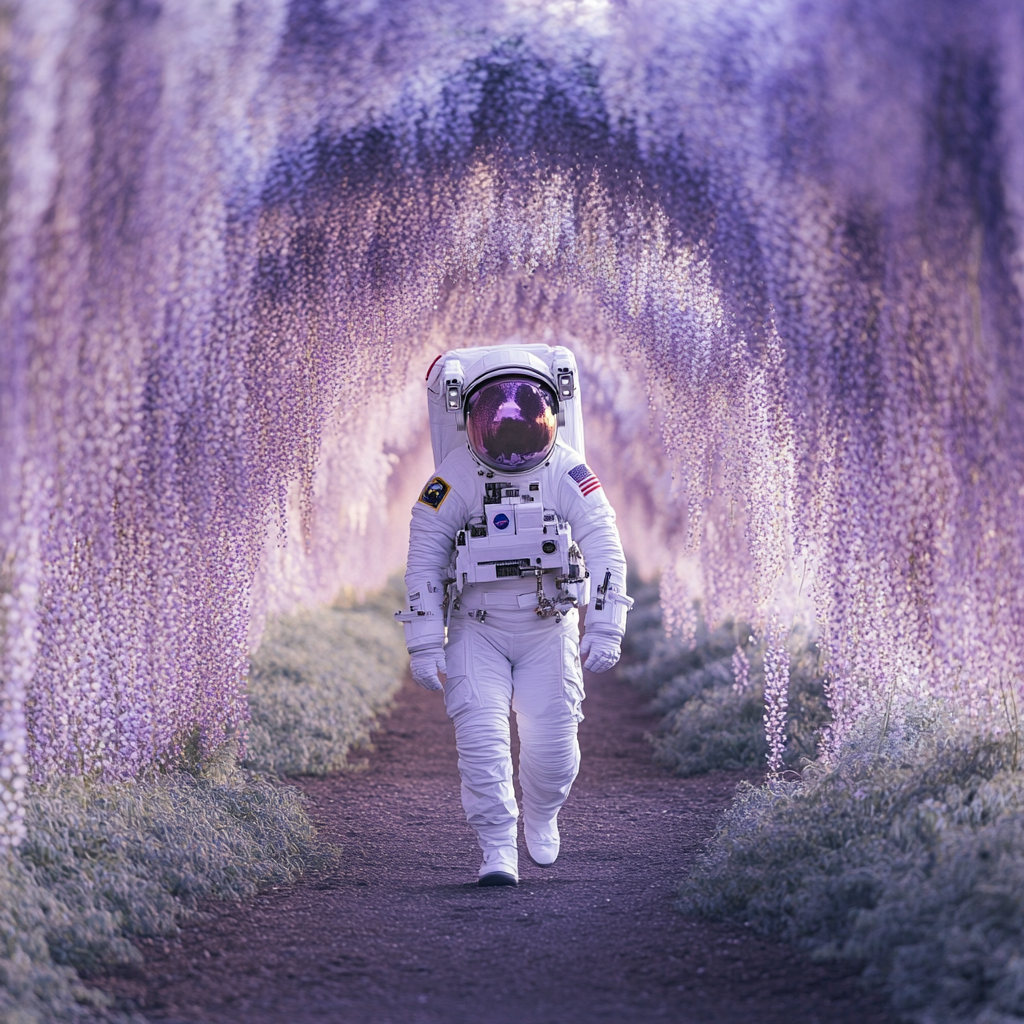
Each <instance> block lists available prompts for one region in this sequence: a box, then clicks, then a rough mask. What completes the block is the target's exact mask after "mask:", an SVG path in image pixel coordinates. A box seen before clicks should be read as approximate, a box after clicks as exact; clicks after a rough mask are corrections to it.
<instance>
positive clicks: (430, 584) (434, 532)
mask: <svg viewBox="0 0 1024 1024" xmlns="http://www.w3.org/2000/svg"><path fill="white" fill-rule="evenodd" d="M442 468H443V467H442ZM438 481H439V482H440V483H438ZM442 488H443V493H441V491H442ZM432 489H433V490H432ZM465 522H466V509H465V504H464V502H463V501H462V499H461V498H460V497H459V495H458V494H456V493H455V491H454V489H453V487H452V486H451V484H450V483H448V482H447V481H446V480H445V479H444V477H443V476H434V477H432V478H431V480H430V481H429V482H428V483H427V485H426V487H425V488H424V489H423V491H422V493H421V495H420V497H419V499H418V500H417V502H416V504H415V505H414V506H413V509H412V521H411V523H410V524H409V558H408V561H407V562H406V571H405V586H406V590H407V592H408V608H409V609H410V610H411V611H420V610H423V611H424V612H428V613H430V620H429V624H428V623H427V622H420V623H418V624H417V626H416V628H415V629H408V628H407V629H406V645H407V647H408V649H409V651H410V653H412V652H415V651H417V650H423V649H425V648H428V647H433V646H436V645H438V644H440V643H443V642H444V622H443V619H442V618H441V614H440V612H441V603H442V601H443V598H444V586H443V581H444V579H445V578H446V577H447V574H448V567H449V565H450V564H451V560H452V554H453V553H454V551H455V534H456V533H457V532H458V531H459V530H460V529H461V528H462V527H463V526H464V525H465Z"/></svg>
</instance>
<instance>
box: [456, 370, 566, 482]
mask: <svg viewBox="0 0 1024 1024" xmlns="http://www.w3.org/2000/svg"><path fill="white" fill-rule="evenodd" d="M466 432H467V433H468V435H469V444H470V447H471V448H472V449H473V451H474V452H475V453H476V456H477V458H478V459H480V461H481V462H483V463H484V464H485V465H487V466H490V467H491V468H492V469H507V470H513V471H515V472H520V471H523V470H527V469H533V468H534V467H535V466H539V465H540V464H541V463H542V462H543V461H544V460H545V459H546V458H547V457H548V455H549V454H550V453H551V449H552V448H553V447H554V445H555V435H556V434H557V432H558V418H557V416H556V415H555V397H554V395H553V394H552V393H551V392H550V391H548V389H547V388H544V387H541V386H540V385H539V384H536V383H534V382H533V381H532V380H524V379H523V378H521V377H520V378H509V377H506V378H504V379H503V380H495V381H491V382H490V383H489V384H484V385H483V386H482V387H481V388H480V389H479V390H477V391H474V392H473V394H471V395H470V396H469V408H468V410H467V413H466Z"/></svg>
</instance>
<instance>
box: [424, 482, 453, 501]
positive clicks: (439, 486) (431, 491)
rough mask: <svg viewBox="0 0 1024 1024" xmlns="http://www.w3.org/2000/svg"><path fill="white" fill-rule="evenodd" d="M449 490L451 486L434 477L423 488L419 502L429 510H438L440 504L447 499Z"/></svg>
mask: <svg viewBox="0 0 1024 1024" xmlns="http://www.w3.org/2000/svg"><path fill="white" fill-rule="evenodd" d="M451 489H452V488H451V484H449V483H448V482H447V481H446V480H442V479H441V478H440V477H439V476H435V477H434V479H433V480H431V481H430V483H429V484H427V486H426V487H424V488H423V493H422V494H421V495H420V501H422V502H423V504H424V505H429V506H430V507H431V508H440V507H441V502H442V501H444V499H445V498H447V497H448V492H449V491H450V490H451Z"/></svg>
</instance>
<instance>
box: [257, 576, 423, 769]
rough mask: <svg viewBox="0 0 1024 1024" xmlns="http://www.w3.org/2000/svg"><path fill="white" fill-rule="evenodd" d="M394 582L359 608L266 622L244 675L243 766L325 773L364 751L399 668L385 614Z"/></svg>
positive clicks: (396, 634) (394, 631)
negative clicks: (247, 717) (245, 728)
mask: <svg viewBox="0 0 1024 1024" xmlns="http://www.w3.org/2000/svg"><path fill="white" fill-rule="evenodd" d="M404 600H405V592H404V590H400V589H399V583H398V581H396V582H394V583H392V585H391V586H389V588H388V589H387V590H385V591H383V592H382V593H381V594H380V595H378V596H376V597H375V598H373V599H372V600H371V601H368V602H367V603H365V604H362V605H358V606H356V607H351V608H339V607H331V608H323V609H319V610H317V611H307V612H300V613H299V614H297V615H291V616H287V617H282V618H279V619H276V620H273V621H271V622H270V623H268V624H267V629H266V632H265V634H264V637H263V642H262V644H261V645H260V649H259V650H258V651H257V652H256V654H255V655H254V656H253V658H252V661H251V667H250V674H249V707H250V710H251V713H252V721H251V722H250V724H249V740H248V753H247V761H246V764H247V766H250V767H252V768H255V769H258V770H260V771H265V772H271V773H274V774H278V775H326V774H328V773H330V772H335V771H340V770H341V769H343V768H345V767H347V765H348V763H349V753H350V751H351V750H353V749H359V748H362V747H365V746H366V745H367V744H368V742H369V737H370V732H371V730H372V728H373V723H374V720H375V717H376V715H377V714H378V713H380V711H382V710H383V709H384V708H385V707H387V705H388V704H389V703H390V701H391V698H392V697H393V696H394V694H395V691H396V690H397V689H398V688H399V686H400V685H401V682H402V676H403V673H404V671H405V668H406V665H407V656H406V652H405V642H404V636H403V633H402V630H401V629H400V628H399V627H398V626H396V625H395V622H394V619H393V618H392V612H393V611H394V609H395V608H399V607H401V605H402V604H403V602H404Z"/></svg>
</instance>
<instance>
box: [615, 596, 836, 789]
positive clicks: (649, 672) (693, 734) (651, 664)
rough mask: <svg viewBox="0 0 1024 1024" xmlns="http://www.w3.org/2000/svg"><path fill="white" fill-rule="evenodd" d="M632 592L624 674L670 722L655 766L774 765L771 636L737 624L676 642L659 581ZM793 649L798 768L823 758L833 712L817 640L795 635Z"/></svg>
mask: <svg viewBox="0 0 1024 1024" xmlns="http://www.w3.org/2000/svg"><path fill="white" fill-rule="evenodd" d="M632 592H633V594H634V595H635V599H636V605H635V607H634V609H633V611H632V612H631V613H630V619H629V629H628V630H627V632H626V639H625V652H626V655H627V658H628V660H629V662H630V664H627V665H625V666H624V667H623V668H622V669H621V670H620V672H621V674H622V676H623V677H624V678H625V679H627V680H628V681H630V682H631V683H633V684H634V685H635V686H637V687H639V688H640V689H641V690H643V691H644V692H647V693H650V694H652V695H653V699H652V701H651V704H650V707H651V709H652V710H653V711H655V712H657V713H659V714H660V715H662V716H663V717H662V721H661V723H660V725H659V726H658V728H657V729H656V730H655V731H654V732H653V733H652V734H651V736H650V740H651V742H652V744H653V746H654V757H655V760H656V761H657V762H658V763H659V764H663V765H664V766H665V767H666V768H669V769H670V770H672V771H673V772H675V773H676V774H678V775H684V776H686V775H697V774H699V773H701V772H706V771H710V770H712V769H715V768H754V767H760V766H762V765H764V766H767V756H768V752H769V750H768V743H767V740H766V737H765V721H764V716H765V703H764V684H765V671H764V643H763V638H761V639H760V640H755V641H754V642H751V641H752V640H753V639H754V638H753V637H752V633H751V629H750V627H749V626H747V625H745V624H742V623H733V622H727V623H725V624H724V625H722V626H720V627H719V628H718V629H715V630H713V631H709V630H707V629H706V628H705V627H703V626H701V627H700V628H698V630H697V634H696V637H695V639H694V641H693V642H689V641H687V640H684V639H682V638H680V637H677V636H667V635H666V634H665V630H664V628H663V626H662V619H661V606H660V602H659V596H658V588H657V585H655V584H646V585H638V584H634V586H633V587H632ZM699 619H700V617H699V616H698V621H699ZM787 648H788V650H789V655H790V664H789V695H788V697H789V707H788V714H787V720H786V746H785V751H784V754H783V762H784V763H785V764H786V765H790V766H794V765H799V764H800V763H801V762H802V761H806V760H810V759H813V758H814V757H815V755H816V754H817V748H818V741H819V739H820V736H821V731H822V729H823V728H824V727H825V726H826V725H827V723H828V719H829V715H828V709H827V707H826V704H825V697H824V678H823V673H822V669H821V659H820V657H819V654H820V651H819V647H818V645H817V643H816V642H815V641H814V640H813V639H812V638H811V637H810V636H809V635H808V634H807V633H806V632H802V631H794V632H793V633H792V634H791V635H790V636H789V638H788V641H787ZM737 658H739V659H740V660H739V661H737ZM738 667H740V668H741V672H740V673H739V677H738V673H737V668H738Z"/></svg>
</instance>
